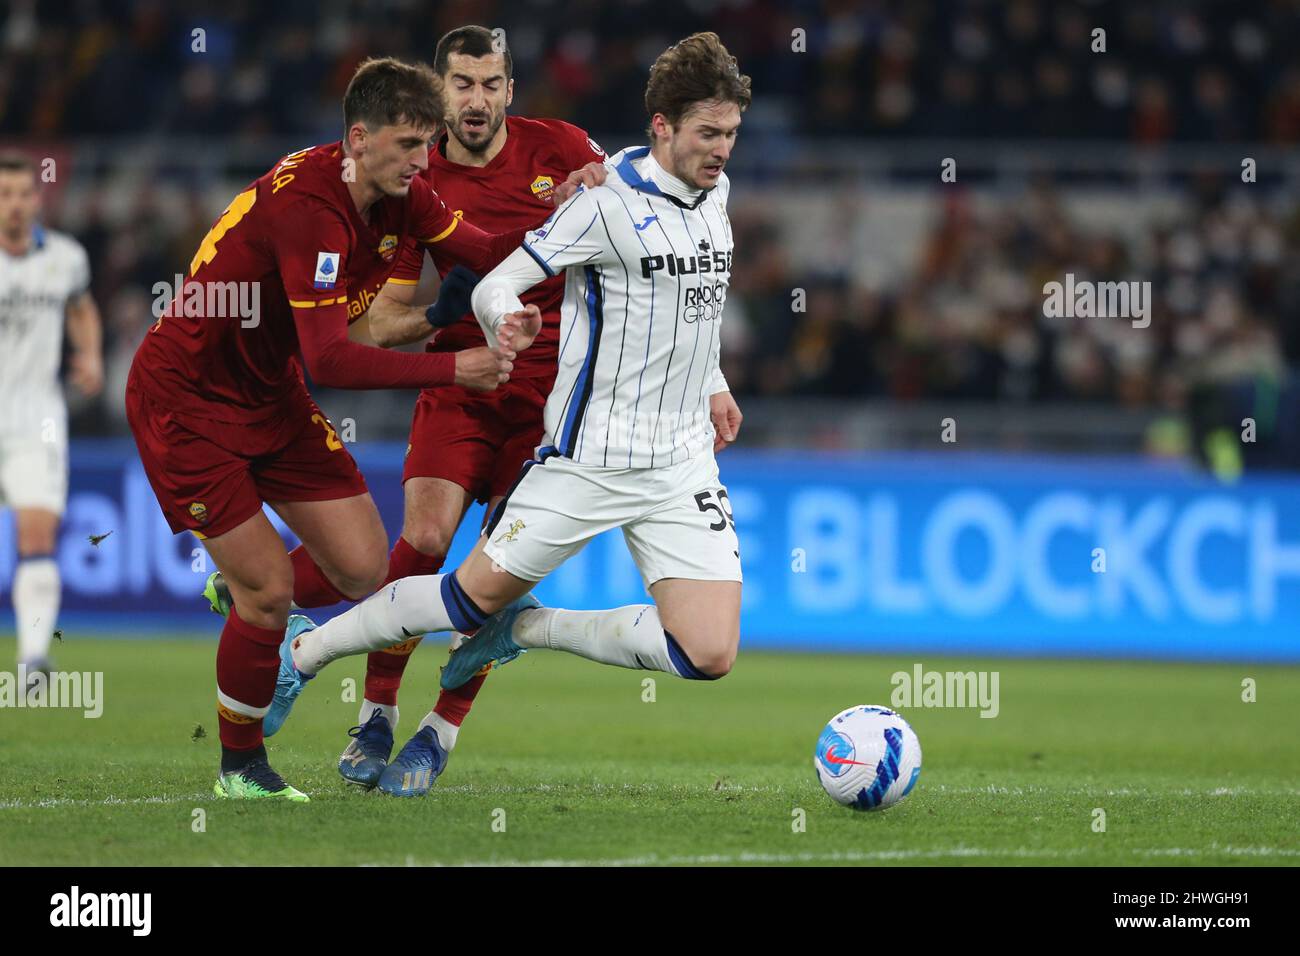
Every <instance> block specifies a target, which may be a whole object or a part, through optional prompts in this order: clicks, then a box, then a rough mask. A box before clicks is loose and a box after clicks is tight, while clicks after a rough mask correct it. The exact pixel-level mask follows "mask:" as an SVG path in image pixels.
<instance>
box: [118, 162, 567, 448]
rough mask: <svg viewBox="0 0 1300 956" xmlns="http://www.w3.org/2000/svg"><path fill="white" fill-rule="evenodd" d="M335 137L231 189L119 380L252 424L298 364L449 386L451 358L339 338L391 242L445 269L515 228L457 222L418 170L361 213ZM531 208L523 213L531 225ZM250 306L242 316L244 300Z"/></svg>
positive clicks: (482, 262)
mask: <svg viewBox="0 0 1300 956" xmlns="http://www.w3.org/2000/svg"><path fill="white" fill-rule="evenodd" d="M343 164H344V155H343V150H342V144H341V143H332V144H328V145H324V146H315V147H311V148H308V149H304V150H300V151H298V152H296V153H290V154H289V155H288V156H286V157H284V159H282V160H281V161H280V162H279V163H277V164H276V166H275V167H274V168H273V169H271V170H270V171H269V172H267V173H266V174H265V175H264V176H262V177H261V178H260V179H258V180H256V181H255V182H253V183H252V184H251V185H250V186H249V187H248V188H247V189H245V190H244V191H243V192H241V193H240V194H239V195H238V196H236V197H235V199H234V200H233V201H232V202H231V204H230V205H229V206H228V207H227V208H226V210H225V211H224V212H223V213H222V214H221V216H220V217H219V218H218V219H217V221H216V223H215V224H214V225H213V227H212V229H211V230H210V231H209V232H208V234H207V236H205V237H204V239H203V242H202V243H201V244H200V245H199V250H198V252H197V253H196V254H195V255H194V259H193V260H192V261H191V262H190V269H189V277H188V278H187V279H186V280H185V284H184V287H183V289H182V292H181V294H180V295H179V296H178V297H177V298H176V299H175V300H174V301H173V302H172V303H171V305H170V306H169V307H168V309H167V311H166V312H164V313H163V315H162V318H160V319H159V320H158V322H157V323H156V324H155V325H154V326H153V328H152V329H150V331H149V334H148V335H146V336H145V339H144V342H143V343H141V345H140V348H139V350H138V351H137V353H136V357H135V362H134V365H133V369H132V379H133V380H134V381H135V382H137V383H138V384H139V386H140V387H141V388H142V389H144V390H145V391H146V392H148V393H149V394H150V395H151V396H153V397H155V398H156V399H159V400H161V401H163V402H165V403H167V407H169V408H171V409H173V410H174V411H176V412H179V413H182V414H186V415H190V416H193V417H197V418H206V419H211V420H217V421H225V422H235V423H243V424H256V423H263V422H268V421H270V420H272V419H275V418H276V417H277V416H281V415H283V414H284V413H285V411H286V409H290V408H297V407H299V404H298V402H299V400H300V399H301V398H302V397H303V396H305V395H306V386H305V384H304V380H303V366H302V361H303V360H305V361H306V364H307V368H308V371H309V372H310V373H311V375H312V378H313V380H314V381H316V382H317V383H318V384H320V385H330V386H336V387H342V388H397V387H431V386H435V385H441V384H450V383H451V382H452V381H453V378H454V358H452V364H448V363H447V362H446V361H445V360H441V357H439V359H440V360H438V361H434V357H433V356H428V355H421V354H415V355H412V354H409V353H402V352H386V351H384V350H382V349H376V348H371V347H368V346H364V345H359V344H357V343H354V342H350V341H348V339H347V325H348V321H349V319H351V318H356V317H357V316H359V315H361V314H362V313H363V312H365V311H366V309H367V308H369V306H370V303H371V302H372V301H373V300H374V298H375V295H376V294H377V293H378V292H379V290H380V288H381V287H382V286H383V284H384V282H385V281H387V279H388V277H389V275H390V274H391V273H392V271H393V267H394V266H395V265H396V262H397V255H398V252H399V250H401V249H402V248H403V246H404V245H407V244H410V245H411V247H412V248H416V249H424V248H431V249H435V250H436V256H435V261H437V262H439V263H440V265H442V266H443V267H444V268H445V269H449V268H450V267H451V266H452V265H454V264H456V263H464V264H465V265H467V266H469V267H470V268H471V269H474V270H475V271H476V272H485V271H488V270H490V269H491V268H492V267H493V266H494V265H496V263H497V262H499V261H500V260H501V259H502V258H504V257H505V256H506V255H507V254H509V253H510V252H511V251H513V250H514V249H515V248H516V247H518V245H519V243H520V241H521V240H522V238H523V235H524V232H525V231H526V230H525V229H519V230H516V231H515V232H513V233H511V234H510V235H508V236H489V235H487V234H485V233H483V232H480V231H479V230H478V229H476V228H474V227H473V226H471V225H469V224H468V223H461V222H460V220H459V219H457V218H456V217H454V216H453V215H452V214H451V211H450V210H448V209H447V207H446V206H445V205H444V204H443V203H442V202H441V201H440V200H439V198H438V196H437V194H436V193H435V192H434V191H433V189H432V188H431V187H430V185H429V183H428V181H427V180H425V179H421V178H419V177H417V178H416V179H415V180H413V181H412V183H411V187H410V190H409V192H408V193H407V195H405V196H400V197H394V196H386V197H384V198H382V199H380V200H379V201H378V202H376V203H374V204H373V205H372V206H371V207H370V209H369V211H368V214H367V216H366V217H365V218H362V216H361V215H360V214H359V213H358V212H357V208H356V204H355V203H354V202H353V201H352V197H351V195H350V194H349V193H348V189H347V184H346V182H345V181H344V174H345V172H347V170H346V169H345V167H344V165H343ZM544 218H545V215H544V213H543V211H542V210H540V209H539V210H537V212H536V213H535V214H534V216H533V217H532V220H531V221H530V223H529V224H531V225H535V224H537V223H538V222H540V221H541V220H542V219H544ZM252 304H255V306H256V309H255V313H256V314H255V315H253V316H252V317H250V316H249V315H248V314H247V313H248V311H249V310H248V309H247V308H243V309H241V308H240V306H241V305H242V306H248V305H252Z"/></svg>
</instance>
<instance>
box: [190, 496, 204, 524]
mask: <svg viewBox="0 0 1300 956" xmlns="http://www.w3.org/2000/svg"><path fill="white" fill-rule="evenodd" d="M190 517H191V518H193V519H194V520H195V521H197V522H198V523H199V524H207V523H208V506H207V505H205V504H204V503H203V502H201V501H194V502H191V503H190Z"/></svg>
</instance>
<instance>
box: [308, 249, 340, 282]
mask: <svg viewBox="0 0 1300 956" xmlns="http://www.w3.org/2000/svg"><path fill="white" fill-rule="evenodd" d="M338 278H339V254H338V253H337V252H318V253H316V276H315V278H313V279H312V285H313V286H315V287H316V288H317V289H332V288H334V283H335V282H337V281H338Z"/></svg>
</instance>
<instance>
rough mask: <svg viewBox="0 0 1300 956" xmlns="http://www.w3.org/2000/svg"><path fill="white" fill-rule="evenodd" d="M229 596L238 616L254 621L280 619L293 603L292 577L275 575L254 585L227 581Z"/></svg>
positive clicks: (285, 615) (285, 614)
mask: <svg viewBox="0 0 1300 956" xmlns="http://www.w3.org/2000/svg"><path fill="white" fill-rule="evenodd" d="M229 584H230V591H231V596H232V597H233V598H234V599H235V606H236V607H237V608H239V616H240V617H242V618H244V619H245V620H247V621H249V623H256V621H257V620H269V619H274V620H280V619H283V618H286V617H288V615H289V606H290V604H292V603H293V577H292V576H289V577H286V578H280V577H277V578H276V579H275V580H271V581H267V582H266V583H264V584H261V585H260V586H256V587H250V586H248V585H240V584H236V583H235V582H229Z"/></svg>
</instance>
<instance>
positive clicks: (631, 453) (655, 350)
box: [475, 146, 732, 468]
mask: <svg viewBox="0 0 1300 956" xmlns="http://www.w3.org/2000/svg"><path fill="white" fill-rule="evenodd" d="M649 153H650V149H649V147H646V146H643V147H637V148H629V149H625V150H623V151H622V152H620V153H618V154H616V155H614V156H612V157H610V159H609V161H608V162H607V164H606V165H607V166H608V167H609V168H610V172H609V175H608V178H607V179H606V181H605V184H604V185H603V186H598V187H596V188H593V189H586V190H583V191H581V192H579V193H578V194H577V195H576V196H574V197H573V198H572V199H570V200H569V201H568V202H567V203H565V204H564V205H562V206H561V207H560V208H559V209H557V210H556V211H555V213H554V214H553V215H552V216H551V218H550V219H548V220H547V221H546V222H545V223H543V224H542V226H541V227H540V228H538V229H535V230H533V231H532V232H530V233H529V234H528V235H527V237H526V238H525V241H524V245H523V251H525V252H526V253H527V254H528V255H530V256H532V258H533V260H534V262H535V263H536V265H529V264H528V263H527V262H524V266H525V271H528V270H531V271H532V279H531V281H533V282H535V281H537V280H538V279H540V276H539V275H538V274H537V272H536V266H540V267H541V268H542V269H543V270H545V272H546V274H547V275H556V274H558V273H560V272H561V271H563V272H565V273H566V276H565V289H564V301H563V304H562V305H561V308H560V349H559V361H558V371H557V374H556V378H555V386H554V388H553V389H552V390H551V394H550V397H549V399H548V400H547V403H546V411H545V425H546V430H545V437H544V438H543V442H542V445H541V446H539V448H538V458H541V459H545V458H547V457H549V456H551V455H561V456H564V457H566V458H571V459H573V460H574V461H576V462H578V463H580V464H587V465H598V466H602V467H618V468H665V467H669V466H671V465H674V464H677V463H681V462H684V461H686V460H687V459H690V458H692V457H693V456H695V455H697V454H699V453H700V452H702V451H703V450H705V449H708V448H711V447H712V442H713V426H712V424H711V423H710V421H709V396H710V395H713V394H715V393H717V392H721V391H726V390H727V385H726V382H725V381H724V380H723V379H722V376H721V372H720V371H719V368H718V327H719V322H720V321H721V318H722V308H723V305H724V303H725V302H726V297H727V286H728V282H729V280H730V278H731V254H732V239H731V224H730V222H729V221H728V220H727V194H728V192H729V189H730V186H729V184H728V181H727V178H726V176H725V175H723V176H721V177H719V182H718V185H717V186H716V187H714V188H713V189H711V190H708V191H705V192H702V191H700V190H697V189H691V188H690V187H688V186H687V185H686V184H685V183H682V182H681V180H678V179H676V178H675V177H671V176H669V175H668V174H667V173H666V172H664V170H663V169H662V168H661V167H660V166H659V164H658V163H656V162H655V161H654V158H653V157H652V156H650V155H649ZM520 256H521V253H520V252H515V253H514V254H513V255H512V257H511V259H509V260H507V262H505V263H502V266H501V267H499V268H501V269H504V270H505V272H507V273H508V272H510V269H511V265H510V264H511V263H512V262H517V261H518V260H519V257H520ZM495 276H497V270H494V271H493V273H491V274H490V275H489V278H492V277H495ZM529 284H531V282H529ZM480 286H481V287H482V288H481V289H479V290H476V292H475V308H476V312H478V314H479V317H480V319H481V320H485V322H486V324H487V325H489V326H491V325H493V324H494V320H495V319H496V318H497V317H498V316H499V314H500V313H499V312H498V313H497V314H496V315H493V314H492V310H490V309H486V308H482V306H483V305H485V300H486V299H488V298H491V297H492V296H493V287H492V284H491V283H490V282H488V281H487V280H485V282H484V283H481V284H480ZM526 287H527V286H526V285H524V286H523V288H526ZM513 288H519V286H518V284H516V285H515V286H513ZM480 292H482V293H483V294H482V296H480V294H479V293H480ZM497 302H498V303H500V302H501V297H498V298H497ZM506 308H507V309H509V308H510V303H509V301H508V300H507V302H506Z"/></svg>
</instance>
